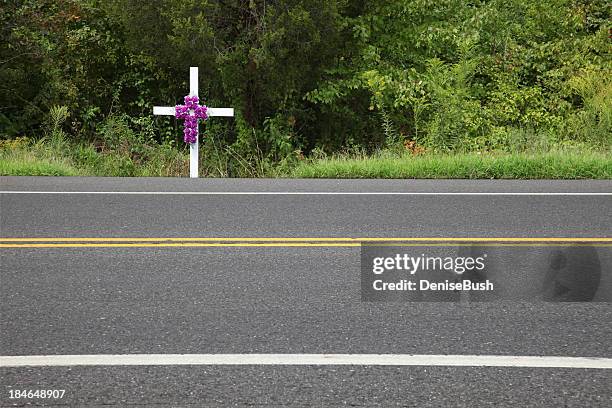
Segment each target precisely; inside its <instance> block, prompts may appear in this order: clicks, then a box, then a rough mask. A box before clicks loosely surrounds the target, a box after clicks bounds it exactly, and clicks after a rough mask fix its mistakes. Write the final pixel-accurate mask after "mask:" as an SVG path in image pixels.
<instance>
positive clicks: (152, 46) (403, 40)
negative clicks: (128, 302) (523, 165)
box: [0, 0, 612, 175]
mask: <svg viewBox="0 0 612 408" xmlns="http://www.w3.org/2000/svg"><path fill="white" fill-rule="evenodd" d="M0 20H1V22H2V27H1V30H2V31H1V34H0V35H1V36H2V41H1V48H0V87H2V92H1V93H0V98H1V99H0V138H4V139H10V138H15V137H19V136H27V137H30V138H33V139H37V138H40V137H43V136H45V135H47V134H48V133H49V132H51V130H50V128H51V127H52V126H51V124H52V123H53V126H55V128H57V126H61V127H62V132H63V134H65V135H66V136H67V137H68V138H69V139H71V140H75V141H77V140H81V141H83V140H85V141H87V142H88V143H93V144H94V146H97V148H98V149H112V148H113V146H117V145H121V144H122V143H123V144H125V141H129V146H128V148H129V149H133V150H134V152H132V153H133V155H135V156H138V155H139V154H143V153H142V151H140V150H142V149H143V146H147V145H150V144H163V145H165V146H173V145H176V146H181V144H180V143H181V142H180V140H181V137H182V132H181V131H180V126H182V123H179V122H177V121H175V120H173V119H170V118H167V117H165V118H154V117H153V116H152V106H153V105H154V104H155V105H174V104H176V103H178V102H180V101H181V100H182V96H183V95H185V94H186V93H187V91H188V67H189V66H193V65H197V66H199V67H200V87H201V93H200V95H201V96H203V97H204V98H205V102H206V103H207V104H208V105H209V106H233V107H235V108H236V113H237V116H236V118H235V120H226V119H214V120H211V121H210V122H209V123H208V124H207V130H206V135H207V136H206V141H205V142H204V143H203V156H204V157H206V160H207V161H208V162H207V163H208V166H209V167H211V168H212V167H214V168H215V169H216V172H217V173H219V174H230V175H231V174H237V173H240V169H242V172H244V169H251V170H250V172H251V173H257V169H255V168H254V167H253V166H255V165H265V163H279V162H281V163H282V162H284V161H286V162H291V161H295V160H299V159H300V157H302V153H305V154H310V153H312V152H313V151H314V153H315V154H318V153H319V152H335V151H339V150H344V151H346V150H347V149H365V150H366V151H373V150H376V149H380V148H395V147H399V148H403V146H406V147H409V148H410V149H416V151H420V150H419V149H421V150H423V149H425V150H430V151H458V150H464V151H488V150H502V151H509V152H513V151H517V150H521V149H527V148H533V147H538V148H539V149H543V150H546V149H548V148H550V147H552V146H554V147H558V146H583V145H584V146H591V147H596V148H601V147H603V148H605V149H608V148H609V147H610V145H611V134H612V75H611V74H612V72H611V71H612V66H611V60H610V50H611V45H612V38H611V32H610V27H611V22H612V21H611V16H610V8H609V2H608V1H607V0H540V1H537V2H535V1H530V0H473V1H464V0H436V1H430V0H396V1H393V0H388V1H385V0H376V1H371V2H361V1H353V0H328V1H315V0H181V1H178V0H159V1H155V2H148V1H141V0H111V1H108V0H4V1H3V3H2V7H0ZM64 107H65V109H66V114H65V115H64V116H65V117H64V119H66V120H64V121H60V122H62V123H59V125H58V121H57V120H56V119H57V118H55V119H54V118H52V117H51V116H52V115H51V114H52V112H54V109H55V112H56V113H57V111H58V109H64ZM56 130H57V129H56ZM220 163H222V165H221V164H220ZM262 163H264V164H262ZM221 167H222V168H221Z"/></svg>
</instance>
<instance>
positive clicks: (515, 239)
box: [0, 237, 612, 243]
mask: <svg viewBox="0 0 612 408" xmlns="http://www.w3.org/2000/svg"><path fill="white" fill-rule="evenodd" d="M0 242H283V243H284V242H357V243H359V242H612V237H403V238H398V237H393V238H378V237H377V238H370V237H356V238H344V237H336V238H334V237H299V238H295V237H276V238H275V237H157V238H151V237H133V238H129V237H108V238H105V237H95V238H93V237H82V238H79V237H69V238H59V237H58V238H52V237H44V238H43V237H32V238H0Z"/></svg>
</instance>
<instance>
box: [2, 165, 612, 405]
mask: <svg viewBox="0 0 612 408" xmlns="http://www.w3.org/2000/svg"><path fill="white" fill-rule="evenodd" d="M0 190H14V191H27V190H30V191H166V192H168V191H176V192H179V191H220V192H224V191H281V192H282V191H315V192H324V191H328V192H331V191H345V192H361V191H368V192H379V191H387V192H395V191H398V192H400V191H401V192H410V191H415V192H451V191H452V192H537V193H541V192H547V191H550V192H557V193H558V192H598V193H602V192H603V193H608V192H612V182H610V181H598V182H593V181H581V182H559V181H555V182H553V181H544V182H516V181H420V180H408V181H399V180H390V181H371V180H348V181H337V180H314V181H313V180H184V179H110V178H108V179H107V178H8V177H5V178H0ZM611 220H612V196H609V195H597V196H588V195H569V196H542V195H535V196H529V195H501V196H498V195H493V196H473V195H472V196H444V195H441V196H438V195H425V196H419V195H416V196H411V195H385V196H377V195H351V196H336V195H300V196H291V195H231V196H230V195H178V194H177V195H154V194H151V195H148V194H147V195H121V194H118V195H88V194H80V195H50V194H1V195H0V236H1V237H4V238H6V237H457V236H460V237H536V236H537V237H547V236H548V237H611V236H612V221H611ZM602 259H604V260H605V261H606V262H604V270H603V272H604V278H602V279H607V280H606V282H607V283H610V278H609V275H610V272H611V271H610V263H609V262H608V258H605V257H603V258H602ZM359 261H360V252H359V248H355V247H320V248H299V247H298V248H288V247H272V248H270V247H248V248H244V247H239V248H236V247H214V248H201V247H200V248H146V247H145V248H139V247H132V248H0V262H1V265H2V267H1V269H0V273H1V275H0V282H1V285H0V290H1V293H0V295H1V298H2V303H1V305H0V311H1V322H0V354H1V355H35V354H124V353H126V354H127V353H398V354H403V353H405V354H505V355H555V356H587V357H612V305H611V304H610V303H605V302H602V303H571V304H567V303H566V304H559V303H536V302H493V303H468V304H463V303H401V302H385V303H372V302H361V298H360V279H359V277H360V269H359ZM605 274H607V275H605ZM0 375H1V377H2V380H1V382H0V392H2V395H0V404H4V405H2V406H11V405H15V404H16V405H19V404H24V403H25V402H24V401H15V400H8V399H7V390H8V389H9V388H35V387H46V388H58V387H59V388H62V387H64V388H66V389H67V397H66V398H65V399H64V400H62V401H56V402H59V403H61V404H68V405H72V406H102V405H104V406H107V405H113V404H114V405H117V406H124V405H131V404H133V405H144V406H153V405H155V404H157V405H158V406H228V405H239V406H242V405H250V406H291V405H293V406H322V405H323V406H338V405H352V406H392V405H393V406H396V405H399V406H483V405H497V406H612V387H611V386H610V384H611V383H612V381H611V380H612V374H611V373H610V370H581V369H572V370H568V369H527V368H522V369H519V368H460V367H454V368H453V367H367V366H354V367H338V366H317V367H310V366H306V367H296V366H267V367H263V366H246V367H219V366H199V367H72V368H57V367H56V368H4V369H0ZM28 402H29V403H33V402H36V401H28ZM38 403H40V401H38Z"/></svg>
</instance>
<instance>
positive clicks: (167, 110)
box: [153, 106, 234, 116]
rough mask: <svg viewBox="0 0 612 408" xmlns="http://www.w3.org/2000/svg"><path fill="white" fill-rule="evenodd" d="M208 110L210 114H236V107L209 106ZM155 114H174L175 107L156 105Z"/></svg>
mask: <svg viewBox="0 0 612 408" xmlns="http://www.w3.org/2000/svg"><path fill="white" fill-rule="evenodd" d="M206 112H207V114H208V116H234V108H208V110H207V111H206ZM153 114H154V115H168V116H174V107H172V106H154V107H153Z"/></svg>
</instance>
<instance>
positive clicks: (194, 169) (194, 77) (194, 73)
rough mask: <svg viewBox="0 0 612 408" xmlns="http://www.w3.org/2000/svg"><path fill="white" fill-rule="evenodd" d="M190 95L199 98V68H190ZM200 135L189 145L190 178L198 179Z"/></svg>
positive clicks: (197, 134)
mask: <svg viewBox="0 0 612 408" xmlns="http://www.w3.org/2000/svg"><path fill="white" fill-rule="evenodd" d="M189 95H190V96H198V97H199V95H198V67H190V68H189ZM199 139H200V135H199V130H198V133H196V140H195V142H193V143H191V144H190V145H189V177H191V178H198V174H199V173H198V163H199V161H200V158H199V155H200V140H199Z"/></svg>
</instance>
